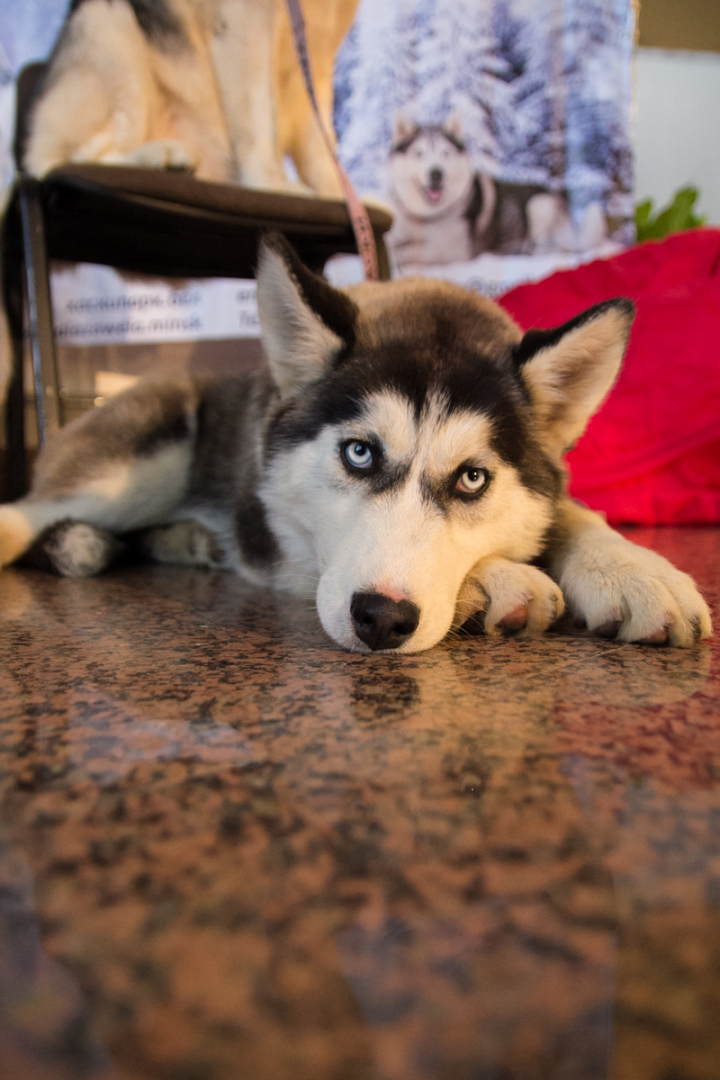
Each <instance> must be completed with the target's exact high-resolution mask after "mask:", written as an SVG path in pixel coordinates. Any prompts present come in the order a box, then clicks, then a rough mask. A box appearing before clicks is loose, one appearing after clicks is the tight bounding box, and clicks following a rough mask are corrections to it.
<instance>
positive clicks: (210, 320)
mask: <svg viewBox="0 0 720 1080" xmlns="http://www.w3.org/2000/svg"><path fill="white" fill-rule="evenodd" d="M255 285H256V283H255V281H253V280H245V279H238V278H212V279H209V278H204V279H199V280H196V281H182V282H178V283H173V282H169V281H164V280H159V279H151V280H149V279H147V278H142V277H135V276H132V275H124V274H121V273H119V272H118V271H117V270H114V269H112V267H109V266H95V265H91V264H89V263H78V264H76V265H74V266H70V267H63V268H62V269H56V270H54V271H53V273H52V275H51V291H52V305H53V318H54V320H55V334H56V338H57V341H58V344H60V345H118V344H135V343H141V342H159V341H208V340H213V339H219V338H225V339H227V338H258V337H260V323H259V320H258V313H257V301H256V299H255Z"/></svg>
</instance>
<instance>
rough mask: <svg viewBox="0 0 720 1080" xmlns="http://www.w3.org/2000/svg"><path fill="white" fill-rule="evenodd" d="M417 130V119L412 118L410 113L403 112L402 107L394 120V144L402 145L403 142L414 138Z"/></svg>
mask: <svg viewBox="0 0 720 1080" xmlns="http://www.w3.org/2000/svg"><path fill="white" fill-rule="evenodd" d="M416 131H417V124H416V123H415V121H414V120H411V119H410V117H409V116H408V114H407V113H406V112H403V110H402V109H398V111H397V112H396V113H395V119H394V120H393V134H392V141H393V146H402V144H403V143H406V142H407V141H408V140H409V139H412V137H413V135H414V134H415V132H416Z"/></svg>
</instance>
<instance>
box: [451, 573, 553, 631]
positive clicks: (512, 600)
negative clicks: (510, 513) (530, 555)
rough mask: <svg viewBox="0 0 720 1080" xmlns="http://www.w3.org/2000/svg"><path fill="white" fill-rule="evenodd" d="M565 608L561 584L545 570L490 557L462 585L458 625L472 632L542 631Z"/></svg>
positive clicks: (456, 621)
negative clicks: (557, 583)
mask: <svg viewBox="0 0 720 1080" xmlns="http://www.w3.org/2000/svg"><path fill="white" fill-rule="evenodd" d="M564 610H565V603H564V600H563V597H562V592H561V591H560V587H559V586H558V585H556V584H555V582H554V581H553V580H552V578H549V577H548V576H547V574H544V573H543V572H542V570H538V569H537V567H535V566H527V565H526V564H525V563H516V562H511V561H510V560H509V559H500V558H487V559H482V560H481V561H480V562H479V563H478V564H477V565H476V566H475V567H474V568H473V570H472V573H471V574H470V575H469V577H468V578H467V579H466V581H465V583H464V585H463V588H462V590H461V592H460V595H459V597H458V603H457V611H456V616H455V625H456V626H458V627H461V628H462V629H463V630H465V631H466V632H467V633H470V634H480V633H485V634H488V635H490V636H497V635H499V634H509V633H514V632H516V631H519V632H520V633H522V634H542V633H544V631H545V630H547V628H548V627H549V626H550V625H551V624H552V623H554V622H555V620H556V619H558V618H559V617H560V615H562V613H563V611H564Z"/></svg>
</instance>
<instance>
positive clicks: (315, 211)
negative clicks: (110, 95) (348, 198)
mask: <svg viewBox="0 0 720 1080" xmlns="http://www.w3.org/2000/svg"><path fill="white" fill-rule="evenodd" d="M27 182H28V181H27V180H26V181H25V183H27ZM18 194H19V193H18V192H16V198H17V196H18ZM37 195H38V198H39V200H40V202H41V209H42V213H43V219H44V231H45V242H46V245H47V252H48V255H49V256H50V258H54V259H66V260H69V261H84V262H101V263H104V264H107V265H110V266H115V267H117V268H118V269H122V270H132V271H137V272H143V273H149V274H159V275H166V276H174V277H188V276H198V277H202V276H206V275H212V276H214V277H253V276H254V267H255V259H256V255H257V243H258V239H259V236H260V235H261V233H262V232H263V231H265V230H267V229H278V230H280V231H281V232H283V233H284V234H285V235H286V236H288V238H289V239H291V240H292V242H293V245H294V246H295V247H296V249H297V251H298V253H299V254H300V256H301V257H302V259H303V260H304V261H305V262H306V263H307V265H309V266H311V267H313V268H315V269H322V267H323V266H324V264H325V263H326V262H327V260H328V258H330V256H331V255H334V254H337V253H341V252H348V253H350V252H356V251H357V248H356V245H355V238H354V235H353V231H352V226H351V224H350V218H349V214H348V210H347V206H346V204H345V203H344V202H343V201H342V200H339V199H338V200H335V199H318V198H312V197H306V196H303V195H286V194H281V193H275V192H271V191H257V190H254V189H251V188H243V187H240V186H238V185H236V184H215V183H210V182H208V181H205V180H196V179H195V177H193V176H191V175H190V174H188V173H184V172H180V171H177V172H176V171H169V170H161V169H143V168H127V167H124V166H116V165H66V166H63V167H62V168H60V169H56V170H54V171H53V172H51V173H50V174H49V175H48V176H47V177H46V178H45V179H44V180H42V181H41V182H40V183H39V185H38V186H37ZM14 212H15V213H16V212H17V207H15V206H13V204H12V203H11V206H10V219H11V218H12V216H13V213H14ZM368 212H369V216H370V223H371V225H372V227H373V231H374V233H375V236H376V240H377V241H378V246H379V249H380V254H381V260H380V261H381V275H382V274H383V273H384V276H387V272H388V271H387V262H386V259H383V258H382V256H384V245H383V243H382V236H383V233H385V232H386V231H387V230H388V229H389V228H390V225H391V224H392V217H391V215H390V214H389V213H387V212H385V211H383V210H380V209H378V208H374V207H368ZM17 236H19V233H17V231H16V237H17Z"/></svg>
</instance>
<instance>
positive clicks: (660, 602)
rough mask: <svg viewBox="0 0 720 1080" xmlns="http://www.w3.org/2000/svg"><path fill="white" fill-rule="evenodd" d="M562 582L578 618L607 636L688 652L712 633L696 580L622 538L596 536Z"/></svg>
mask: <svg viewBox="0 0 720 1080" xmlns="http://www.w3.org/2000/svg"><path fill="white" fill-rule="evenodd" d="M560 581H561V584H562V588H563V591H564V593H565V596H566V597H567V601H568V607H569V608H570V610H571V611H572V613H573V615H575V616H576V617H579V618H581V619H582V620H584V621H585V623H586V624H587V626H588V629H589V630H591V631H593V632H594V633H596V634H599V635H601V636H602V637H615V638H617V639H618V641H629V642H633V641H634V642H639V643H642V644H646V645H664V644H666V643H669V644H670V645H675V646H679V647H680V648H688V647H689V646H691V645H693V644H694V643H695V642H697V641H700V639H701V638H704V637H709V636H710V634H711V633H712V626H711V623H710V612H709V610H708V606H707V604H706V603H705V601H704V600H703V598H702V596H701V595H700V593H699V592H698V590H697V588H696V586H695V582H694V581H693V580H692V578H691V577H689V576H688V574H684V573H683V572H682V571H681V570H676V569H675V567H674V566H673V565H672V564H671V563H669V562H668V561H667V559H664V558H663V557H662V555H658V554H657V552H655V551H649V550H648V549H647V548H642V547H638V546H637V545H636V544H632V543H630V541H629V540H625V539H624V537H622V536H618V535H617V534H614V533H608V534H607V535H602V536H598V535H597V534H596V535H595V536H594V537H593V539H592V542H589V541H588V542H586V543H583V544H582V545H580V546H578V547H577V548H576V550H575V551H574V552H572V553H571V554H570V555H569V557H568V558H567V560H566V562H565V565H564V566H563V570H562V574H561V577H560Z"/></svg>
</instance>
